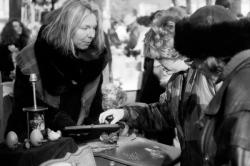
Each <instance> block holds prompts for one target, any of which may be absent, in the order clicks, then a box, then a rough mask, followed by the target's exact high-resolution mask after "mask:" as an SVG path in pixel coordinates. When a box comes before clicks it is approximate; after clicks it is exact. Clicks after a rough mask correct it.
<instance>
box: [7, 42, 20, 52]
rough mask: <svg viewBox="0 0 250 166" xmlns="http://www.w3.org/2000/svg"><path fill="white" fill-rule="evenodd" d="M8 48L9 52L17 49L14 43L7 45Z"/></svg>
mask: <svg viewBox="0 0 250 166" xmlns="http://www.w3.org/2000/svg"><path fill="white" fill-rule="evenodd" d="M8 49H9V50H10V52H12V53H13V52H18V51H19V49H18V48H17V47H16V46H15V45H14V44H11V45H8Z"/></svg>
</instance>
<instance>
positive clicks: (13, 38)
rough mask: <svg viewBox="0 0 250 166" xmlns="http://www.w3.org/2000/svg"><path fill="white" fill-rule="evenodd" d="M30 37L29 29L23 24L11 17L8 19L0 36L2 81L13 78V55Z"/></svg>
mask: <svg viewBox="0 0 250 166" xmlns="http://www.w3.org/2000/svg"><path fill="white" fill-rule="evenodd" d="M29 39H30V30H29V29H28V28H26V27H25V26H24V24H23V23H22V22H21V21H19V20H17V19H13V20H10V21H8V22H7V23H6V24H5V26H4V28H3V30H2V32H1V37H0V54H1V55H0V71H1V74H2V81H3V82H6V81H12V80H13V79H14V77H15V76H14V72H13V71H14V69H15V56H16V55H17V54H18V52H19V51H20V50H21V49H23V48H24V47H25V46H26V45H27V44H28V41H29Z"/></svg>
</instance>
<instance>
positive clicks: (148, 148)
mask: <svg viewBox="0 0 250 166" xmlns="http://www.w3.org/2000/svg"><path fill="white" fill-rule="evenodd" d="M87 145H89V146H90V147H91V148H92V150H93V152H94V156H95V157H101V158H105V159H107V160H110V161H115V162H118V163H122V164H125V165H129V166H152V165H154V166H160V165H162V164H163V163H164V164H166V165H167V164H168V163H171V162H172V161H173V160H174V159H176V158H177V157H178V156H179V155H180V153H181V151H180V149H179V148H176V147H173V146H168V145H165V144H161V143H158V142H156V141H152V140H149V139H146V138H142V137H136V136H135V135H132V136H130V137H120V138H119V140H118V142H117V144H115V145H107V144H104V143H101V142H100V141H93V142H89V143H87ZM79 147H80V148H81V145H80V146H79Z"/></svg>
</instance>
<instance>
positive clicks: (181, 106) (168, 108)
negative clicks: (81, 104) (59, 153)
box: [99, 16, 216, 166]
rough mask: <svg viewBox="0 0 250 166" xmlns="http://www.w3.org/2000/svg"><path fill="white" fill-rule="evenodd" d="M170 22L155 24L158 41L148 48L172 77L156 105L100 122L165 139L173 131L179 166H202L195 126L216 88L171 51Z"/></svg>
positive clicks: (109, 112)
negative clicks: (176, 141) (176, 144)
mask: <svg viewBox="0 0 250 166" xmlns="http://www.w3.org/2000/svg"><path fill="white" fill-rule="evenodd" d="M167 20H168V21H169V22H168V21H167ZM170 20H171V19H169V16H166V17H163V18H161V19H159V20H158V22H157V28H156V29H155V31H156V34H157V35H159V38H158V40H155V42H154V43H152V47H151V48H150V49H151V58H154V59H155V60H157V61H158V62H159V63H160V64H161V67H162V68H164V70H166V71H168V72H171V75H172V76H171V78H170V80H169V81H168V83H167V84H166V91H165V92H164V93H163V94H162V95H161V96H160V97H159V101H158V102H156V103H151V104H145V103H135V104H131V105H127V106H125V107H122V108H120V109H109V110H107V111H106V112H103V113H102V114H101V115H100V117H99V121H100V122H101V123H103V122H105V121H106V117H107V116H113V121H111V124H113V123H116V122H118V121H120V120H124V121H125V122H127V124H128V125H129V126H130V127H132V128H138V129H140V130H142V131H152V132H157V133H161V134H163V133H165V134H166V135H167V134H168V133H166V131H167V129H169V128H176V129H177V135H178V139H179V142H180V146H181V151H182V153H181V156H180V158H179V159H180V162H181V166H194V165H195V166H201V165H202V156H201V151H200V149H199V141H200V140H199V134H200V130H199V128H198V127H197V123H196V122H197V121H198V120H199V118H200V115H201V114H202V112H203V111H204V110H205V108H206V107H207V105H208V104H209V102H210V100H211V99H212V97H213V96H214V94H215V92H216V88H215V87H216V85H215V83H213V82H212V81H211V80H210V79H208V78H207V77H206V76H205V75H203V74H202V73H201V72H200V71H199V70H198V69H196V68H193V66H189V65H188V64H191V62H186V61H187V60H188V59H187V58H186V57H184V56H182V55H181V54H179V53H178V52H177V51H176V50H175V49H174V45H173V44H174V41H173V36H172V38H166V36H165V35H169V34H168V33H167V32H169V31H170V32H173V30H174V28H175V27H174V26H168V25H173V24H170V22H171V21H170ZM177 23H178V22H177ZM172 35H174V34H172ZM153 41H154V40H153ZM158 42H160V43H158ZM153 46H154V47H153ZM170 48H171V49H170ZM152 90H153V89H152Z"/></svg>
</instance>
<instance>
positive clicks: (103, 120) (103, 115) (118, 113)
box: [99, 109, 124, 124]
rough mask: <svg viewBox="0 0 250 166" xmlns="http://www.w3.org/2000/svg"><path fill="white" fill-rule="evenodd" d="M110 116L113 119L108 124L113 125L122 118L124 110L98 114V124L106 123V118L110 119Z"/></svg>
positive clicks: (111, 110) (110, 110) (112, 110)
mask: <svg viewBox="0 0 250 166" xmlns="http://www.w3.org/2000/svg"><path fill="white" fill-rule="evenodd" d="M110 116H112V117H113V119H112V121H111V122H110V124H115V123H117V122H118V121H120V120H121V119H122V118H123V117H124V110H123V109H109V110H107V111H105V112H103V113H101V114H100V116H99V122H100V123H108V121H107V117H110Z"/></svg>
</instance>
